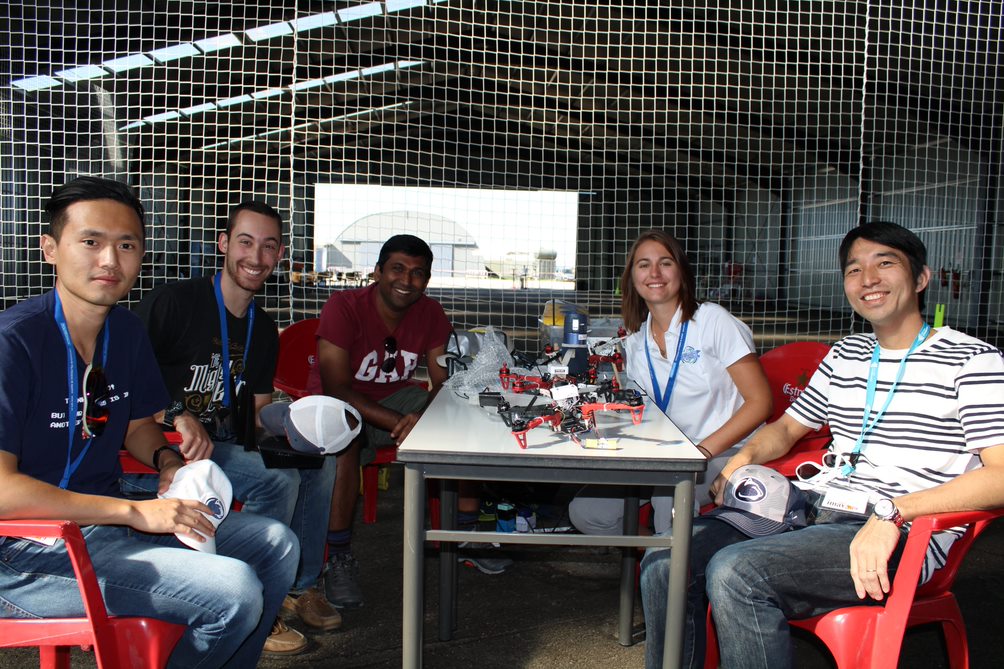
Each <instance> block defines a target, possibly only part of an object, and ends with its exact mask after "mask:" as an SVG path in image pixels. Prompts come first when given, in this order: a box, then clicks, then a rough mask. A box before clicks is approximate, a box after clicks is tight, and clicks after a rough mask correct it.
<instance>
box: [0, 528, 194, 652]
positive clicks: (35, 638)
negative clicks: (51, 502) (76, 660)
mask: <svg viewBox="0 0 1004 669" xmlns="http://www.w3.org/2000/svg"><path fill="white" fill-rule="evenodd" d="M0 536H5V537H26V536H27V537H58V538H61V539H62V540H63V541H64V542H65V544H66V550H67V553H68V555H69V558H70V564H71V565H72V566H73V572H74V574H76V577H77V585H78V587H79V589H80V597H81V599H82V600H83V604H84V613H85V617H83V618H0V648H23V647H33V646H37V647H38V648H39V658H40V661H39V666H41V667H43V668H44V669H48V668H55V667H60V668H65V669H69V667H70V647H71V646H91V647H93V649H94V658H95V660H96V661H97V665H98V667H99V669H116V668H118V667H151V668H159V667H163V666H165V665H166V664H167V660H168V658H169V657H170V655H171V651H173V650H174V646H175V645H176V644H177V643H178V639H180V638H181V635H182V634H184V633H185V626H184V625H176V624H172V623H167V622H164V621H162V620H155V619H153V618H138V617H137V618H133V617H119V616H109V615H108V612H107V610H106V609H105V602H104V599H103V598H102V597H101V590H100V588H99V587H98V580H97V576H96V575H95V573H94V567H93V566H92V565H91V558H90V555H89V554H88V553H87V545H86V543H85V542H84V537H83V535H82V534H81V533H80V528H79V527H77V525H76V523H71V522H69V521H64V520H35V521H32V520H5V521H0Z"/></svg>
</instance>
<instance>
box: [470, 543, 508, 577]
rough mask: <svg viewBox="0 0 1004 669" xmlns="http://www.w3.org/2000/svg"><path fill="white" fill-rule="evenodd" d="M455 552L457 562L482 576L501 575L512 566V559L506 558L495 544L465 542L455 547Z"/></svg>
mask: <svg viewBox="0 0 1004 669" xmlns="http://www.w3.org/2000/svg"><path fill="white" fill-rule="evenodd" d="M457 552H458V553H459V554H458V555H457V562H460V563H461V564H463V565H464V566H467V567H474V568H475V569H477V570H478V571H480V572H481V573H482V574H501V573H502V572H504V571H505V570H506V569H508V568H509V567H511V566H512V564H513V561H512V558H509V557H506V555H505V553H503V552H502V551H500V550H499V549H498V547H497V546H496V545H495V544H483V543H474V542H471V541H465V542H463V543H462V544H459V545H458V546H457Z"/></svg>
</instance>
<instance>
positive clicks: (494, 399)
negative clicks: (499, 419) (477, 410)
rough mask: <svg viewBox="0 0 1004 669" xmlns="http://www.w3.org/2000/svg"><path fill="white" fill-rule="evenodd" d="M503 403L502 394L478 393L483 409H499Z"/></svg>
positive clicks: (491, 392)
mask: <svg viewBox="0 0 1004 669" xmlns="http://www.w3.org/2000/svg"><path fill="white" fill-rule="evenodd" d="M501 402H502V393H499V392H495V391H493V390H484V391H481V392H480V393H478V404H480V405H481V406H483V407H497V406H498V405H499V403H501Z"/></svg>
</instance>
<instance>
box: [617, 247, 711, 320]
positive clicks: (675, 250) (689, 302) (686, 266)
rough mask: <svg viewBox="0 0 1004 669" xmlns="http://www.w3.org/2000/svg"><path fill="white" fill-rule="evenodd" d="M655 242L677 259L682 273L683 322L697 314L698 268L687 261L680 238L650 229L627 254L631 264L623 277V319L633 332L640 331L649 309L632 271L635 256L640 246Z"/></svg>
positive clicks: (626, 267) (681, 300)
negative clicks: (636, 285)
mask: <svg viewBox="0 0 1004 669" xmlns="http://www.w3.org/2000/svg"><path fill="white" fill-rule="evenodd" d="M648 241H652V242H656V243H657V244H661V245H662V247H663V248H665V249H666V250H667V251H669V255H671V256H673V260H674V261H676V265H677V267H678V268H679V271H680V309H681V310H682V312H683V313H682V314H681V318H682V322H684V323H686V322H687V321H689V320H690V319H691V318H693V317H694V314H695V313H696V312H697V306H698V302H697V282H696V280H695V279H694V269H693V267H691V265H690V260H688V259H687V253H686V251H684V250H683V245H682V244H680V242H678V241H677V240H676V237H674V236H673V235H671V234H669V233H668V232H666V231H665V230H647V231H645V232H643V233H641V234H640V235H639V236H638V239H636V240H634V244H632V245H631V250H630V251H628V254H627V262H625V263H624V272H623V273H622V274H621V317H622V318H623V319H624V327H625V328H627V329H628V330H629V331H630V332H637V331H638V330H639V329H641V326H642V324H643V323H644V322H645V319H646V318H647V317H648V306H647V305H646V304H645V300H643V299H642V298H641V296H640V295H639V294H638V291H637V290H635V288H634V281H632V275H631V269H632V267H633V266H634V254H635V253H637V252H638V247H639V246H641V245H642V244H644V243H645V242H648Z"/></svg>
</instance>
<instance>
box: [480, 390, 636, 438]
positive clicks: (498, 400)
mask: <svg viewBox="0 0 1004 669" xmlns="http://www.w3.org/2000/svg"><path fill="white" fill-rule="evenodd" d="M538 397H544V395H537V396H535V397H534V398H533V399H532V400H531V401H530V404H528V405H526V406H512V405H511V404H510V403H509V402H508V401H506V400H505V398H504V397H503V396H502V394H501V393H492V392H484V393H481V396H480V398H479V401H480V403H481V406H495V407H497V410H498V414H499V416H500V417H501V418H502V422H503V423H505V424H506V427H508V428H509V429H510V430H511V431H512V435H513V438H515V439H516V443H517V444H519V447H520V448H522V449H525V448H526V447H527V441H526V434H527V432H529V431H530V430H532V429H534V428H537V427H541V426H547V427H549V428H550V429H551V431H552V432H560V433H563V434H567V435H568V436H569V438H571V440H572V441H573V442H575V443H576V444H579V445H581V442H580V441H579V437H578V435H579V434H580V433H582V432H588V431H590V430H593V429H595V428H596V412H598V411H628V412H630V414H631V422H632V423H634V424H635V425H637V424H638V423H640V422H641V420H642V416H643V414H644V410H645V403H644V401H643V400H642V396H641V393H639V392H638V391H636V390H626V389H622V388H620V386H619V384H618V383H617V381H616V379H608V380H605V381H604V382H603V383H601V384H600V385H599V386H597V387H595V388H592V389H589V390H586V391H585V392H583V393H580V391H579V388H578V386H576V385H574V384H566V385H563V386H558V387H557V388H553V389H551V396H550V398H549V400H548V402H546V403H543V404H535V403H536V401H537V398H538Z"/></svg>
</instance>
